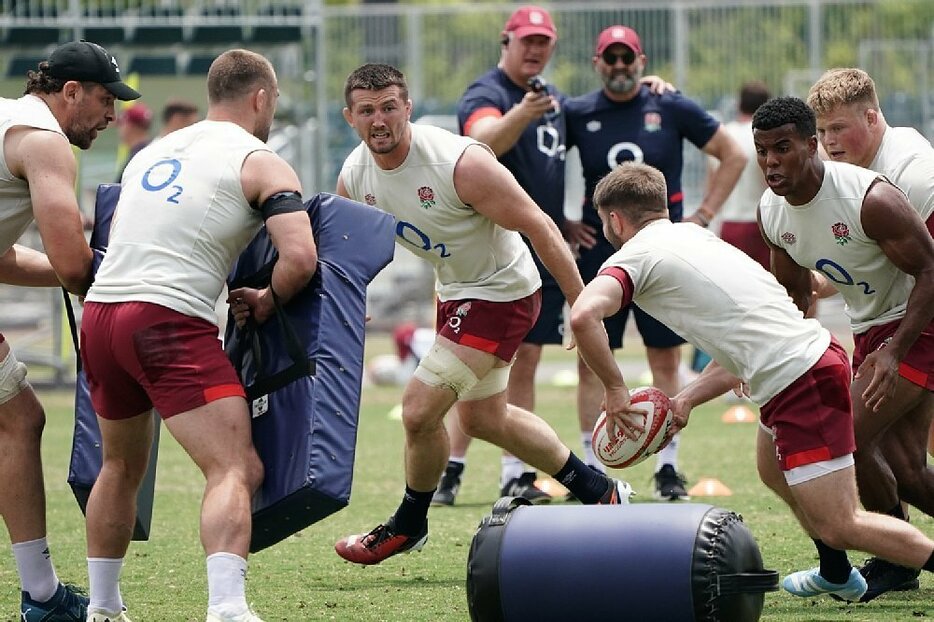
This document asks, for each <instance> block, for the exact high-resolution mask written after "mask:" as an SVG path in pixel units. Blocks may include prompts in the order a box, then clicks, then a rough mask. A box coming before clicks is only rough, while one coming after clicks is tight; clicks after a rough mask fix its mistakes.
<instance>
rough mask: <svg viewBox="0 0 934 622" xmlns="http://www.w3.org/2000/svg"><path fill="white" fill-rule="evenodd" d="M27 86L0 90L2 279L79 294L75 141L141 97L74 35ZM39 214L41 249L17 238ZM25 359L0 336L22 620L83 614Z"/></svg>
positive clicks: (3, 446)
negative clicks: (7, 94) (62, 565)
mask: <svg viewBox="0 0 934 622" xmlns="http://www.w3.org/2000/svg"><path fill="white" fill-rule="evenodd" d="M27 76H28V77H27V83H26V94H25V95H24V96H23V97H21V98H19V99H3V98H0V282H3V283H10V284H13V285H21V286H32V287H58V286H60V285H61V286H64V287H65V289H67V290H68V291H69V292H71V293H73V294H76V295H84V294H85V293H86V292H87V289H88V286H90V284H91V261H92V257H93V256H92V254H91V249H90V248H89V247H88V244H87V242H86V241H85V238H84V231H83V229H82V225H81V212H80V211H79V209H78V201H77V198H76V197H75V176H76V173H77V164H76V162H75V156H74V152H73V151H72V145H74V146H75V147H78V148H80V149H88V148H89V147H90V146H91V143H92V142H94V139H95V138H97V135H98V134H99V133H100V132H102V131H103V130H104V129H106V128H107V126H108V125H110V123H112V122H113V120H114V101H115V100H117V99H120V100H132V99H137V98H139V93H137V92H136V91H134V90H133V89H131V88H130V87H129V86H127V85H126V84H124V83H123V82H122V81H121V79H120V70H119V68H118V66H117V61H116V60H115V59H114V58H113V57H112V56H111V55H110V54H108V53H107V51H106V50H104V48H102V47H100V46H99V45H96V44H94V43H89V42H86V41H80V42H78V41H75V42H71V43H66V44H64V45H62V46H59V47H58V48H56V49H55V50H53V51H52V54H51V55H50V56H49V59H48V60H47V61H43V62H41V63H39V66H38V68H37V69H36V70H31V71H29V72H28V74H27ZM33 220H35V221H36V225H37V226H38V228H39V234H40V235H41V236H42V242H43V245H44V246H45V249H46V253H47V254H42V253H40V252H37V251H34V250H31V249H29V248H28V247H24V246H19V245H17V244H15V242H16V240H17V239H19V237H20V235H22V233H23V232H24V231H25V230H26V228H27V227H28V226H29V225H30V223H32V221H33ZM25 377H26V366H25V365H23V364H22V363H20V362H18V361H17V360H16V356H15V355H14V353H13V351H12V350H11V348H10V345H9V343H7V342H6V341H5V339H4V337H3V335H2V334H0V461H2V462H3V467H2V470H0V471H2V474H0V514H2V515H3V520H4V523H5V524H6V528H7V531H8V532H9V534H10V541H11V542H12V543H13V557H14V559H15V560H16V568H17V570H18V572H19V577H20V586H21V589H22V603H21V615H22V619H23V620H24V622H38V621H49V622H55V621H65V620H68V621H71V620H84V618H85V615H86V606H87V598H85V597H84V596H81V595H78V594H76V593H75V592H73V591H71V589H70V588H67V587H65V586H64V585H62V584H61V583H60V582H59V580H58V577H57V576H56V574H55V570H54V569H53V567H52V562H51V556H50V554H49V545H48V543H47V541H46V522H45V490H44V486H43V481H42V463H41V459H40V455H39V444H40V439H41V437H42V428H43V425H44V422H45V414H44V413H43V411H42V406H41V405H40V404H39V401H38V400H37V399H36V395H35V393H34V392H33V390H32V387H30V386H29V382H28V381H27V380H26V378H25Z"/></svg>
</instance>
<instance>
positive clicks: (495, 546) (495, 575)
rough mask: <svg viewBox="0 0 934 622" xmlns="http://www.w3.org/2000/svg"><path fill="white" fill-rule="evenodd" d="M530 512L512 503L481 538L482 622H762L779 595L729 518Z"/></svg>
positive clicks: (568, 508)
mask: <svg viewBox="0 0 934 622" xmlns="http://www.w3.org/2000/svg"><path fill="white" fill-rule="evenodd" d="M527 504H528V501H527V500H525V499H521V498H516V497H503V498H502V499H500V500H499V501H497V502H496V505H494V506H493V512H492V514H490V515H489V516H487V517H486V518H484V519H483V520H482V521H481V523H480V527H479V528H478V529H477V533H476V535H475V536H474V538H473V542H472V543H471V545H470V552H469V553H468V560H467V604H468V609H469V611H470V619H471V620H473V621H474V622H526V621H528V620H535V621H536V622H566V621H568V620H638V621H639V622H692V621H698V622H700V621H703V622H718V621H719V622H755V621H756V620H758V619H759V616H760V615H761V613H762V607H763V602H764V600H765V597H764V595H763V593H764V592H772V591H775V590H777V589H778V573H777V572H774V571H771V570H764V569H763V568H762V556H761V555H760V554H759V547H758V545H757V544H756V541H755V539H754V538H753V536H752V534H751V533H750V532H749V530H748V529H747V528H746V525H745V524H744V523H743V519H742V518H741V517H740V516H738V515H737V514H734V513H733V512H730V511H728V510H724V509H721V508H716V507H713V506H710V505H705V504H699V503H693V504H677V505H674V504H660V503H640V504H634V505H585V506H580V505H564V506H557V507H541V506H540V507H535V506H531V505H527ZM529 594H534V595H535V597H534V598H529Z"/></svg>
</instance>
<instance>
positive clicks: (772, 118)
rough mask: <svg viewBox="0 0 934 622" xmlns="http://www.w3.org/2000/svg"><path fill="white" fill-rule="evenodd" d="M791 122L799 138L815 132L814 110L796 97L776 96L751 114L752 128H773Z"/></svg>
mask: <svg viewBox="0 0 934 622" xmlns="http://www.w3.org/2000/svg"><path fill="white" fill-rule="evenodd" d="M789 123H793V124H794V126H795V131H796V132H797V133H798V136H800V137H801V138H810V137H811V136H814V135H815V134H816V133H817V119H816V118H815V117H814V111H813V110H811V109H810V108H808V105H807V104H806V103H804V100H801V99H798V98H797V97H776V98H774V99H770V100H769V101H767V102H765V103H764V104H762V105H761V106H759V109H758V110H756V114H754V115H753V116H752V129H754V130H774V129H775V128H777V127H781V126H783V125H787V124H789Z"/></svg>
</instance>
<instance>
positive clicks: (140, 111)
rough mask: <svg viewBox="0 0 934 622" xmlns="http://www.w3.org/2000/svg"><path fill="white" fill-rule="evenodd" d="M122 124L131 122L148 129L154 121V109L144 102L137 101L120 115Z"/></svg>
mask: <svg viewBox="0 0 934 622" xmlns="http://www.w3.org/2000/svg"><path fill="white" fill-rule="evenodd" d="M120 123H121V124H130V125H135V126H137V127H141V128H143V129H144V130H148V129H149V126H150V124H151V123H152V110H150V108H149V106H147V105H146V104H144V103H142V102H137V103H135V104H133V105H132V106H130V107H129V108H127V109H126V110H124V111H123V112H122V113H121V115H120Z"/></svg>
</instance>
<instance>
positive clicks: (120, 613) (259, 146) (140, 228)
mask: <svg viewBox="0 0 934 622" xmlns="http://www.w3.org/2000/svg"><path fill="white" fill-rule="evenodd" d="M207 87H208V113H207V118H206V119H205V120H204V121H201V122H199V123H195V124H194V125H191V126H189V127H187V128H184V129H180V130H177V131H175V132H172V133H171V134H169V135H168V136H166V137H164V138H162V139H160V140H158V141H156V142H154V143H153V144H151V145H150V146H148V147H146V148H145V149H143V150H142V151H140V152H139V153H138V154H137V155H136V156H135V157H134V158H133V159H132V160H131V161H130V163H129V164H128V165H127V168H126V171H125V172H124V174H123V187H122V190H121V194H120V201H119V203H118V204H117V208H116V212H115V214H114V224H113V229H112V230H111V234H110V244H109V246H108V249H107V254H106V256H105V257H104V261H103V263H102V264H101V267H100V269H99V271H98V273H97V278H96V280H95V281H94V285H93V286H92V287H91V290H90V292H89V293H88V297H87V303H86V304H85V309H84V318H83V322H82V327H81V355H82V359H83V360H84V369H85V371H86V372H87V378H88V385H89V387H90V389H91V401H92V402H93V404H94V410H95V411H96V412H97V413H98V422H99V423H100V428H101V436H102V439H103V453H104V464H103V466H102V468H101V472H100V476H99V477H98V479H97V482H96V483H95V484H94V488H93V489H92V491H91V497H90V499H89V501H88V506H87V522H88V528H87V531H88V574H89V576H90V581H91V590H90V597H91V600H90V604H89V605H88V611H89V614H90V615H89V617H88V620H89V622H105V621H106V622H126V621H127V620H128V618H127V615H126V613H125V609H124V604H123V599H122V597H121V596H120V587H119V579H120V570H121V567H122V566H123V558H124V556H125V555H126V551H127V546H128V545H129V542H130V536H131V535H132V532H133V523H134V517H135V515H136V507H135V505H136V493H137V490H138V489H139V485H140V482H141V480H142V477H143V475H144V474H145V472H146V466H147V462H148V460H149V449H150V444H151V441H152V423H151V414H150V413H151V411H152V409H153V408H155V409H156V410H157V411H158V412H159V415H160V416H161V417H162V418H163V420H164V421H165V426H166V428H168V430H169V432H171V434H172V436H174V437H175V438H176V440H178V442H179V444H181V446H182V447H184V448H185V450H186V451H187V452H188V454H189V455H190V456H191V457H192V459H193V460H194V461H195V463H196V464H197V465H198V466H199V467H200V468H201V470H202V472H203V473H204V476H205V479H206V480H207V481H206V486H205V490H204V500H203V503H202V505H201V542H202V545H203V546H204V549H205V553H206V555H207V574H208V610H207V620H208V622H259V620H260V619H259V617H257V616H256V615H255V614H254V613H252V612H251V611H250V609H249V607H248V605H247V601H246V595H245V591H244V580H245V577H246V566H247V563H246V556H247V552H248V551H249V546H250V525H251V522H250V521H251V511H250V505H251V503H250V500H251V497H252V495H253V492H254V491H255V490H256V488H257V487H258V486H259V484H260V482H261V481H262V477H263V469H262V463H261V462H260V460H259V456H257V454H256V450H255V448H254V447H253V443H252V440H251V436H250V415H249V412H248V411H247V404H246V400H245V397H244V390H243V387H242V386H241V384H240V379H239V378H238V376H237V373H236V372H235V371H234V369H233V366H232V365H231V363H230V361H229V360H228V358H227V356H226V355H225V354H224V351H223V350H222V349H221V345H220V341H219V340H218V339H217V325H216V322H217V320H216V314H215V312H214V304H215V301H216V299H217V298H218V296H219V295H220V293H221V290H222V289H223V286H224V279H225V277H226V276H227V274H228V272H229V271H230V267H231V264H232V263H233V261H234V260H235V259H236V258H237V256H238V255H239V254H240V253H241V252H242V251H243V249H244V248H245V247H246V246H247V244H249V242H250V240H252V239H253V237H254V236H255V234H256V232H257V231H258V230H259V228H260V227H261V226H262V225H263V222H264V221H265V224H266V228H267V230H268V231H269V234H270V238H271V239H272V241H273V244H274V245H275V247H276V250H277V251H278V253H279V259H278V261H277V262H276V265H275V268H274V269H273V272H272V276H271V282H270V285H269V286H268V287H266V288H264V289H262V290H254V289H239V290H234V291H232V292H230V296H229V298H228V302H231V303H232V304H231V308H232V311H233V312H234V317H235V319H236V320H237V322H238V323H240V324H242V323H244V322H245V321H246V320H247V318H253V319H254V320H255V321H256V322H258V323H262V322H264V321H266V320H267V319H268V318H269V317H270V316H271V315H272V314H273V313H274V308H275V307H274V301H273V297H274V296H278V297H279V299H280V300H283V301H285V300H288V299H289V298H290V297H291V296H292V295H294V294H295V293H296V292H298V291H299V290H300V289H301V288H303V287H304V286H305V285H306V283H307V282H308V280H309V279H310V278H311V276H312V274H313V273H314V270H315V268H316V266H317V252H316V249H315V243H314V239H313V237H312V232H311V224H310V221H309V218H308V213H307V212H306V211H305V209H304V207H303V205H302V201H301V196H300V192H301V185H300V183H299V180H298V176H297V175H296V174H295V171H293V170H292V168H291V167H290V166H289V165H288V164H287V163H286V162H285V160H283V159H282V158H280V157H279V156H278V155H276V154H275V153H273V151H272V150H270V149H269V147H267V146H266V143H265V141H266V139H267V138H268V137H269V128H270V125H271V124H272V119H273V114H274V113H275V110H276V101H277V100H278V96H279V87H278V83H277V81H276V74H275V72H274V71H273V68H272V65H270V64H269V61H267V60H266V59H265V58H263V57H262V56H260V55H259V54H255V53H253V52H250V51H247V50H229V51H227V52H224V53H223V54H221V55H220V56H218V57H217V59H215V61H214V62H213V63H212V64H211V68H210V70H209V71H208V78H207ZM165 608H166V615H165V617H166V618H171V617H173V615H175V614H176V612H174V611H173V609H172V603H171V602H167V603H165Z"/></svg>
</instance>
